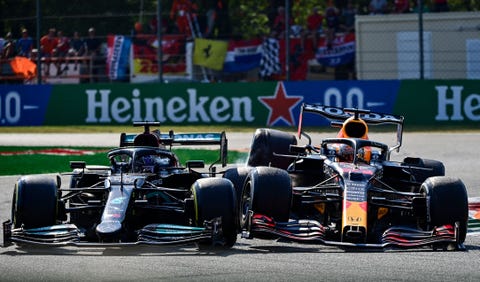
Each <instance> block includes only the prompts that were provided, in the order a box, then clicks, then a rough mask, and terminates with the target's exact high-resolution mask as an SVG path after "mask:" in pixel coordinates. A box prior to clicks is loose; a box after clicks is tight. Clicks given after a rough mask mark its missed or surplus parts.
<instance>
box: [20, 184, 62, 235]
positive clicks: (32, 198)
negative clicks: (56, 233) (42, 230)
mask: <svg viewBox="0 0 480 282" xmlns="http://www.w3.org/2000/svg"><path fill="white" fill-rule="evenodd" d="M57 198H58V187H57V182H56V181H55V180H54V179H50V178H45V177H42V176H37V175H30V176H23V177H21V178H20V179H18V181H17V183H16V184H15V188H14V191H13V199H12V221H13V227H14V228H19V227H22V226H23V227H24V228H25V229H31V228H38V227H45V226H52V225H55V224H56V222H57Z"/></svg>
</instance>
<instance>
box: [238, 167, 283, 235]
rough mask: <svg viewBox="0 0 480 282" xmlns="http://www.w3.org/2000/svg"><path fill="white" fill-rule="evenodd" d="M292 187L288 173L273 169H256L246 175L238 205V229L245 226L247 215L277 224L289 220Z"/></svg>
mask: <svg viewBox="0 0 480 282" xmlns="http://www.w3.org/2000/svg"><path fill="white" fill-rule="evenodd" d="M291 203H292V186H291V182H290V177H289V175H288V173H287V172H286V171H284V170H281V169H278V168H273V167H256V168H254V169H253V170H252V171H251V172H250V173H249V175H248V177H247V179H246V180H245V185H244V186H243V192H242V197H241V199H240V205H239V216H240V227H241V228H242V229H245V228H247V229H248V228H249V227H248V226H247V224H248V223H247V219H248V214H249V213H250V211H253V212H254V213H256V214H262V215H266V216H268V217H272V218H273V219H274V220H275V221H277V222H286V221H288V220H289V218H290V207H291Z"/></svg>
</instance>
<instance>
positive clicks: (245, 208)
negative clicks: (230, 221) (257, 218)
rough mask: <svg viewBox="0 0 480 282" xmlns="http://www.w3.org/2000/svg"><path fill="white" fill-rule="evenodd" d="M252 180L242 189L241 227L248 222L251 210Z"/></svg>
mask: <svg viewBox="0 0 480 282" xmlns="http://www.w3.org/2000/svg"><path fill="white" fill-rule="evenodd" d="M250 190H251V188H250V182H248V183H247V184H246V185H245V187H244V188H243V191H242V200H241V202H240V227H241V228H244V227H246V224H247V218H248V213H249V212H250V208H251V207H250V203H251V193H250Z"/></svg>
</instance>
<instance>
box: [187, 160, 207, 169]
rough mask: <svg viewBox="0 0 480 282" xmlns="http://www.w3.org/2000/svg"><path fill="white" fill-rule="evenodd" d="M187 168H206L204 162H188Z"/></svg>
mask: <svg viewBox="0 0 480 282" xmlns="http://www.w3.org/2000/svg"><path fill="white" fill-rule="evenodd" d="M186 165H187V168H188V169H191V168H204V167H205V162H204V161H187V163H186Z"/></svg>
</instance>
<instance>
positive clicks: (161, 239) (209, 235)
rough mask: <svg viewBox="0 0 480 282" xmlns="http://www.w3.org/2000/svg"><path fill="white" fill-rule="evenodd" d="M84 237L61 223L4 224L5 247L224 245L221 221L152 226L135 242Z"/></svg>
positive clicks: (72, 225) (144, 229) (146, 227)
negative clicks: (195, 224)
mask: <svg viewBox="0 0 480 282" xmlns="http://www.w3.org/2000/svg"><path fill="white" fill-rule="evenodd" d="M83 237H84V236H83V235H82V233H81V232H80V230H79V229H78V228H77V226H75V225H74V224H60V225H53V226H47V227H40V228H32V229H24V228H14V229H12V222H11V221H10V220H9V221H5V222H4V223H3V246H4V247H8V246H10V245H12V243H21V244H22V243H23V244H35V245H44V246H57V247H61V246H84V247H94V246H98V247H109V246H111V247H115V246H136V245H174V244H179V245H181V244H188V243H194V242H199V241H202V240H211V242H212V244H214V245H216V244H223V240H222V228H221V218H215V219H213V220H211V221H206V222H205V224H204V227H192V226H183V225H174V224H149V225H147V226H145V227H143V228H142V229H140V230H138V231H137V240H136V241H134V242H97V241H87V240H84V238H83Z"/></svg>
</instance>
